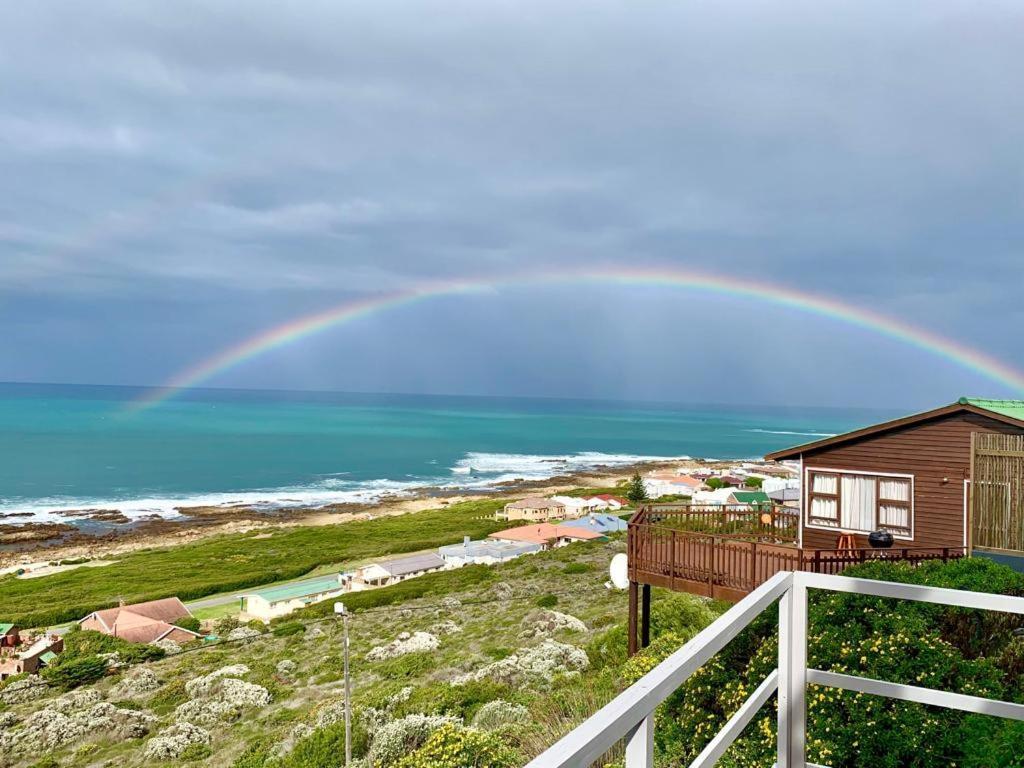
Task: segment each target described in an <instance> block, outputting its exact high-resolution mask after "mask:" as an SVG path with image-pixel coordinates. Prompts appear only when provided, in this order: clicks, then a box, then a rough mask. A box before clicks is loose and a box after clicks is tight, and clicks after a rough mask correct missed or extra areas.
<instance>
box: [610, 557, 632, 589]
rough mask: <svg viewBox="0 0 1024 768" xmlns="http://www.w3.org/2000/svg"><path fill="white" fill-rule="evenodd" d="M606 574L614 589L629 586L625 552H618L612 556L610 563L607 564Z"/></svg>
mask: <svg viewBox="0 0 1024 768" xmlns="http://www.w3.org/2000/svg"><path fill="white" fill-rule="evenodd" d="M608 574H609V575H610V576H611V579H612V585H613V586H614V587H615V588H616V589H625V588H626V587H628V586H629V563H628V561H627V559H626V553H625V552H619V554H617V555H616V556H615V557H613V558H612V564H611V565H610V566H608Z"/></svg>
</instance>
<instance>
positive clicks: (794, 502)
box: [768, 486, 800, 510]
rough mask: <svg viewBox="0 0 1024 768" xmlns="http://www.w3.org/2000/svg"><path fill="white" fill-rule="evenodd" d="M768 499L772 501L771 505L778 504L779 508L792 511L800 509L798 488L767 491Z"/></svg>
mask: <svg viewBox="0 0 1024 768" xmlns="http://www.w3.org/2000/svg"><path fill="white" fill-rule="evenodd" d="M768 498H770V499H771V500H772V503H773V504H778V505H779V506H781V507H790V508H792V509H797V510H798V509H800V487H799V486H797V487H796V488H781V489H779V490H777V491H769V492H768Z"/></svg>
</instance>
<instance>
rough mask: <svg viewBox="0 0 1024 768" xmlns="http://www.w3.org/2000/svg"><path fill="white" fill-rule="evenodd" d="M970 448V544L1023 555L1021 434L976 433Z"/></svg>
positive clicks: (1023, 439)
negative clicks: (971, 449)
mask: <svg viewBox="0 0 1024 768" xmlns="http://www.w3.org/2000/svg"><path fill="white" fill-rule="evenodd" d="M972 445H973V456H972V460H971V466H972V477H971V496H970V498H971V539H972V545H973V546H975V547H981V548H983V549H1003V550H1010V551H1014V552H1024V435H1000V434H990V433H987V432H977V433H975V434H974V435H973V440H972Z"/></svg>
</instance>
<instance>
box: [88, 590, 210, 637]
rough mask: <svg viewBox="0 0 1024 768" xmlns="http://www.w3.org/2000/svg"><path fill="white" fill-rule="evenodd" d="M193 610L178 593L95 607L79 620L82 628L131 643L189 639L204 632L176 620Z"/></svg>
mask: <svg viewBox="0 0 1024 768" xmlns="http://www.w3.org/2000/svg"><path fill="white" fill-rule="evenodd" d="M191 615H192V614H191V613H190V612H189V610H188V608H186V607H185V604H184V603H183V602H181V600H179V599H178V598H176V597H166V598H164V599H162V600H150V601H149V602H145V603H135V604H134V605H119V606H117V607H116V608H107V609H105V610H102V611H93V612H92V613H90V614H89V615H88V616H86V617H85V618H84V619H81V620H80V621H79V622H78V625H79V626H80V627H81V628H82V629H91V630H95V631H96V632H102V633H103V634H104V635H111V636H112V637H119V638H121V639H122V640H127V641H128V642H129V643H154V642H156V641H157V640H173V641H174V642H176V643H179V644H180V643H187V642H189V641H190V640H195V639H196V638H198V637H201V635H200V634H199V633H197V632H192V631H191V630H188V629H183V628H182V627H178V626H175V624H174V622H176V621H180V620H181V619H184V618H188V617H190V616H191Z"/></svg>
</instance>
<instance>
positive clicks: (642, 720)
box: [527, 571, 1024, 768]
mask: <svg viewBox="0 0 1024 768" xmlns="http://www.w3.org/2000/svg"><path fill="white" fill-rule="evenodd" d="M809 589H819V590H829V591H833V592H850V593H855V594H861V595H872V596H875V597H884V598H892V599H898V600H915V601H918V602H926V603H935V604H939V605H951V606H957V607H961V608H973V609H978V610H987V611H999V612H1002V613H1013V614H1017V615H1024V597H1015V596H1010V595H995V594H988V593H982V592H966V591H962V590H955V589H943V588H939V587H925V586H920V585H916V584H898V583H895V582H887V581H873V580H870V579H859V578H850V577H848V576H830V575H825V574H819V573H807V572H803V571H796V572H788V571H787V572H780V573H777V574H776V575H775V576H773V577H772V578H771V579H769V580H768V581H766V582H765V583H764V584H762V585H761V586H760V587H758V588H757V589H756V590H754V591H753V592H751V593H750V594H749V595H747V596H746V597H745V598H743V600H741V601H740V602H738V603H737V604H736V605H734V606H733V607H732V608H730V609H729V610H728V611H726V612H725V613H724V614H722V615H721V616H720V617H719V618H718V619H716V620H715V621H714V622H713V623H712V624H710V625H709V626H708V627H707V628H706V629H704V630H703V631H702V632H700V633H699V634H698V635H697V636H696V637H695V638H693V640H691V641H690V642H689V643H687V644H686V645H684V646H683V647H682V648H680V649H679V650H678V651H676V652H675V653H673V654H672V655H671V656H669V657H668V658H667V659H665V660H664V661H663V662H661V663H660V664H658V666H656V667H655V668H654V669H652V670H651V671H650V672H648V673H647V674H646V675H644V676H643V677H642V678H640V680H638V681H637V682H636V683H634V684H633V685H631V686H630V687H629V688H627V689H626V690H625V691H623V692H622V693H621V694H619V696H617V697H616V698H615V699H613V700H612V701H611V702H610V703H609V704H607V705H606V706H604V707H602V708H601V709H600V710H598V711H597V713H595V714H594V715H592V716H591V717H590V718H588V719H587V720H586V721H584V722H583V723H582V724H581V725H579V726H578V727H577V728H575V729H574V730H572V731H570V732H569V733H568V734H566V735H565V736H563V737H562V738H561V739H560V740H559V741H558V742H557V743H556V744H555V745H554V746H552V747H550V748H549V749H547V750H546V751H545V752H543V753H542V754H540V755H539V756H537V757H535V758H534V759H533V760H531V761H530V762H529V763H528V764H527V768H587V767H588V766H590V765H591V764H592V763H594V761H596V760H597V759H598V758H600V757H601V756H602V755H603V754H605V753H606V752H607V751H608V750H610V749H611V748H612V747H613V746H614V745H615V744H617V743H618V742H620V741H621V740H623V739H626V740H627V743H626V768H653V765H654V711H655V710H656V708H657V707H658V705H659V704H661V703H662V702H663V701H665V699H667V698H668V697H669V696H670V695H671V694H672V693H673V692H674V691H675V690H676V689H677V688H678V687H679V686H680V685H682V684H683V683H684V682H686V680H687V679H688V678H689V677H690V676H691V675H692V674H693V673H694V672H696V671H697V670H698V669H699V668H700V667H701V666H703V665H704V664H705V663H706V662H707V661H708V660H709V659H710V658H711V657H712V656H714V655H715V654H716V653H718V651H720V650H721V649H722V648H724V647H725V646H726V645H727V644H728V643H729V642H730V641H731V640H732V639H733V638H735V637H736V636H737V635H738V634H739V633H740V632H741V631H742V630H743V629H744V628H745V627H746V626H748V625H749V624H750V622H752V621H753V620H754V619H755V618H756V617H757V616H758V615H760V614H761V613H762V612H763V611H764V610H765V609H767V608H768V607H769V606H771V605H772V604H773V603H774V602H775V601H776V600H779V601H780V605H779V662H778V667H777V669H775V670H772V672H770V673H769V675H768V676H767V677H766V678H765V680H764V681H763V682H762V683H761V684H760V685H759V686H758V687H757V689H755V691H754V692H753V693H752V694H751V695H750V697H749V698H748V699H747V700H746V701H745V702H744V703H743V704H741V705H740V707H739V709H738V710H737V711H736V712H735V713H734V714H733V715H732V717H730V718H729V720H728V721H727V722H726V724H725V725H724V726H723V728H722V729H721V730H720V731H719V732H718V734H716V735H715V736H714V737H713V738H712V739H711V741H710V742H709V743H708V744H707V745H706V746H705V747H704V749H703V750H702V751H701V753H700V755H698V757H697V758H696V759H695V760H694V761H693V762H692V763H691V764H690V768H711V766H714V765H715V763H716V761H717V760H718V759H719V758H720V757H721V756H722V755H723V754H724V753H725V751H726V750H727V749H728V748H729V746H730V745H731V744H732V743H733V742H734V741H735V740H736V738H737V737H738V736H739V735H740V733H742V731H743V729H744V728H745V727H746V725H747V724H748V723H749V722H750V721H751V720H752V719H753V718H754V716H755V715H756V714H757V712H758V710H760V709H761V707H762V706H763V705H764V704H765V703H766V702H767V701H768V700H769V699H770V698H771V696H772V694H773V693H777V694H778V700H779V706H778V731H777V732H778V739H777V741H778V762H777V765H778V766H779V767H780V768H821V767H820V766H818V767H814V766H812V764H810V763H808V762H807V760H806V756H805V740H806V733H805V731H806V716H807V712H806V709H807V707H806V688H807V685H808V684H813V685H823V686H827V687H832V688H839V689H843V690H850V691H859V692H861V693H868V694H872V695H876V696H886V697H888V698H892V699H898V700H900V701H910V702H915V703H918V704H926V705H929V706H939V707H945V708H947V709H956V710H961V711H965V712H975V713H980V714H985V715H991V716H996V717H1004V718H1010V719H1014V720H1024V705H1022V704H1016V703H1013V702H1008V701H998V700H996V699H987V698H982V697H979V696H968V695H965V694H960V693H953V692H950V691H941V690H937V689H932V688H922V687H919V686H914V685H904V684H901V683H891V682H887V681H883V680H873V679H871V678H867V677H859V676H855V675H847V674H839V673H836V672H828V671H824V670H819V669H811V668H808V667H807V592H808V590H809Z"/></svg>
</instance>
